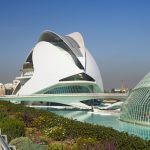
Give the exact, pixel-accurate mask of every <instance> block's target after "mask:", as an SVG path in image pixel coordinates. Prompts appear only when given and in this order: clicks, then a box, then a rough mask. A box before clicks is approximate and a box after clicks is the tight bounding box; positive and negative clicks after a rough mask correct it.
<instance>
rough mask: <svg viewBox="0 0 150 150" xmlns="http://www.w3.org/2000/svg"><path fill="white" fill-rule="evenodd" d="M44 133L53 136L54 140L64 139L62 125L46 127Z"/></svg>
mask: <svg viewBox="0 0 150 150" xmlns="http://www.w3.org/2000/svg"><path fill="white" fill-rule="evenodd" d="M44 133H45V134H46V135H47V136H49V137H50V138H53V139H54V140H57V141H61V140H64V139H65V129H64V128H63V126H55V127H52V128H47V129H45V130H44Z"/></svg>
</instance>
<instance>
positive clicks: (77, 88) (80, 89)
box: [44, 85, 93, 94]
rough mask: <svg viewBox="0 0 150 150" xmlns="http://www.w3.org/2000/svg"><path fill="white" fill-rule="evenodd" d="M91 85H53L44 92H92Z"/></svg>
mask: <svg viewBox="0 0 150 150" xmlns="http://www.w3.org/2000/svg"><path fill="white" fill-rule="evenodd" d="M92 92H93V86H88V87H85V86H79V85H74V86H63V87H55V88H52V89H49V90H47V91H46V92H45V93H44V94H61V93H92Z"/></svg>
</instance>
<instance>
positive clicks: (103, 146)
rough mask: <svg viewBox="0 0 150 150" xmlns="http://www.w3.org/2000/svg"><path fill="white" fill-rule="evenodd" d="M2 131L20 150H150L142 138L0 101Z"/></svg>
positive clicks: (148, 142) (147, 143) (149, 146)
mask: <svg viewBox="0 0 150 150" xmlns="http://www.w3.org/2000/svg"><path fill="white" fill-rule="evenodd" d="M0 128H1V129H2V132H3V133H5V134H7V135H8V139H9V141H11V144H14V145H16V146H17V148H18V150H21V149H22V150H26V149H30V150H34V149H36V150H38V149H39V150H46V149H48V150H52V149H56V150H57V149H58V150H80V149H81V150H86V149H87V150H88V149H92V148H93V150H107V149H109V148H110V149H109V150H150V141H146V140H143V139H141V138H139V137H134V136H130V135H128V134H127V133H123V132H122V133H121V132H118V131H116V130H114V129H112V128H106V127H104V126H99V125H92V124H88V123H82V122H79V121H76V120H72V119H67V118H64V117H61V116H57V115H56V114H53V113H51V112H47V111H43V110H36V109H33V108H27V107H25V106H23V105H15V104H12V103H9V102H0ZM16 137H18V138H17V139H15V138H16ZM21 137H26V138H21ZM14 139H15V140H14Z"/></svg>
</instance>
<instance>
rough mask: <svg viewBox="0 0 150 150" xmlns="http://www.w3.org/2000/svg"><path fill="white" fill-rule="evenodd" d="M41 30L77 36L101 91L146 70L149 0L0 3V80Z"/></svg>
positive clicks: (149, 64) (13, 71) (10, 75)
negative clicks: (98, 75) (98, 74)
mask: <svg viewBox="0 0 150 150" xmlns="http://www.w3.org/2000/svg"><path fill="white" fill-rule="evenodd" d="M43 30H52V31H54V32H56V33H58V34H60V35H65V34H68V33H71V32H74V31H78V32H81V33H82V35H83V37H84V39H85V45H86V47H87V48H88V49H89V50H90V52H91V53H92V55H93V56H94V58H95V59H96V61H97V64H98V65H99V67H100V70H101V75H102V79H103V82H104V88H106V89H111V88H113V87H116V88H117V87H120V84H121V80H124V82H125V84H126V86H127V87H129V88H131V87H134V86H135V85H136V84H137V83H138V82H139V80H140V79H141V78H142V77H143V76H144V75H145V74H146V73H148V72H149V71H150V59H149V58H150V1H149V0H57V1H54V0H32V1H31V0H13V1H10V0H0V82H3V83H6V82H11V81H12V80H13V79H14V78H15V77H16V76H18V75H19V74H20V72H19V70H20V68H21V65H22V63H23V61H24V59H25V58H26V56H27V54H28V53H29V51H30V49H31V48H32V47H33V46H34V45H35V43H36V42H37V40H38V38H39V35H40V33H41V32H42V31H43Z"/></svg>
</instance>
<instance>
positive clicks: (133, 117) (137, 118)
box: [120, 73, 150, 125]
mask: <svg viewBox="0 0 150 150" xmlns="http://www.w3.org/2000/svg"><path fill="white" fill-rule="evenodd" d="M120 120H122V121H126V122H131V123H136V124H142V125H150V73H148V74H147V75H146V76H145V77H144V78H143V79H142V80H141V81H140V82H139V84H138V85H137V86H136V87H135V88H134V89H133V90H132V91H131V93H130V94H129V96H128V98H127V100H126V102H125V103H124V104H123V107H122V113H121V116H120Z"/></svg>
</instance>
